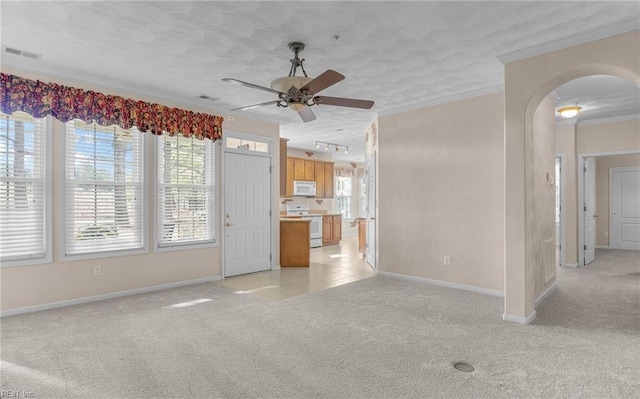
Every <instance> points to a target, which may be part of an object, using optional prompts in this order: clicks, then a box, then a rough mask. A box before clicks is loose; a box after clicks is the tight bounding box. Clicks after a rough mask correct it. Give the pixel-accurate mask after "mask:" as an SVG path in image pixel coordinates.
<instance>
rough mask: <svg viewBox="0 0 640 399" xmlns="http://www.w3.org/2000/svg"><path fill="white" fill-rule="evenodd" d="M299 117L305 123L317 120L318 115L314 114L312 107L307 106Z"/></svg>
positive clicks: (300, 112) (299, 113) (299, 112)
mask: <svg viewBox="0 0 640 399" xmlns="http://www.w3.org/2000/svg"><path fill="white" fill-rule="evenodd" d="M298 115H300V118H302V121H303V122H305V123H306V122H311V121H315V120H316V114H314V113H313V111H312V110H311V108H310V107H308V106H306V105H305V107H304V108H302V109H301V110H300V111H298Z"/></svg>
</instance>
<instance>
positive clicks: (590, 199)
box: [583, 158, 596, 265]
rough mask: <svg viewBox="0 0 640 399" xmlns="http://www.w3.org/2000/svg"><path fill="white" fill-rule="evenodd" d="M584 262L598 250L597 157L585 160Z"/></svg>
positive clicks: (590, 260) (589, 260) (587, 261)
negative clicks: (596, 218)
mask: <svg viewBox="0 0 640 399" xmlns="http://www.w3.org/2000/svg"><path fill="white" fill-rule="evenodd" d="M583 170H584V208H583V210H584V212H583V215H584V264H585V265H588V264H589V263H591V262H593V260H594V259H595V250H596V222H595V217H596V215H595V212H596V174H595V158H586V159H585V161H584V169H583Z"/></svg>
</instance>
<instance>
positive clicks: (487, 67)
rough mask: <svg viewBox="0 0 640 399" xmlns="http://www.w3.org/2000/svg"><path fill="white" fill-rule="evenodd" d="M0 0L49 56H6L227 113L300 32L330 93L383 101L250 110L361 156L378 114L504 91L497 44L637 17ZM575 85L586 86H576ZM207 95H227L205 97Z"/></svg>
mask: <svg viewBox="0 0 640 399" xmlns="http://www.w3.org/2000/svg"><path fill="white" fill-rule="evenodd" d="M0 7H1V12H2V16H1V18H2V20H1V22H2V44H3V45H8V46H11V47H15V48H18V49H21V50H24V51H29V52H35V53H40V54H42V57H41V59H40V60H39V61H36V62H33V61H29V60H26V59H24V58H20V57H12V56H7V55H5V56H4V57H3V59H2V62H3V64H5V65H10V66H18V67H20V66H23V67H26V68H31V69H35V70H38V71H41V72H48V73H52V74H57V75H61V76H67V77H71V78H77V79H82V80H87V81H93V82H96V83H102V84H110V85H113V86H119V87H127V88H130V90H132V91H140V92H145V93H149V94H155V95H157V96H160V97H165V98H172V99H176V100H180V101H184V102H192V103H199V104H200V105H205V106H209V107H210V108H211V112H212V113H218V114H222V115H225V116H226V115H230V112H229V110H230V109H231V108H236V107H240V106H244V105H250V104H256V103H261V102H266V101H270V100H274V97H273V95H271V94H270V93H266V92H262V91H258V90H252V89H249V88H245V87H239V86H235V85H231V84H228V83H225V82H222V81H221V79H222V78H225V77H233V78H236V79H240V80H244V81H249V82H252V83H255V84H259V85H263V86H268V85H269V83H270V82H271V81H272V80H273V79H275V78H277V77H280V76H284V75H287V73H288V71H289V59H290V58H291V56H292V53H291V52H290V51H289V49H288V48H287V43H289V42H291V41H302V42H304V43H306V45H307V47H306V49H305V50H304V51H303V53H302V54H301V57H302V58H305V59H306V61H305V67H306V70H307V72H308V73H309V75H310V76H317V75H318V74H320V73H322V72H323V71H325V70H326V69H334V70H336V71H338V72H341V73H342V74H344V75H345V76H346V79H345V80H344V81H342V82H340V83H338V84H336V85H335V86H332V87H330V88H328V89H326V90H325V91H323V92H322V93H321V94H322V95H327V96H340V97H350V98H361V99H371V100H374V101H375V102H376V105H375V106H374V108H373V109H371V110H357V109H356V110H354V109H348V108H341V107H332V106H323V105H321V106H317V107H314V112H315V113H316V115H317V116H318V119H317V120H316V121H314V122H311V123H306V124H303V123H302V122H301V120H300V118H299V117H298V115H297V114H296V113H294V112H293V111H291V110H288V109H282V108H277V107H276V106H272V107H268V108H259V109H254V110H251V111H248V112H245V113H244V114H246V115H247V116H251V115H254V116H257V117H263V118H270V119H274V120H278V121H280V124H281V125H280V126H281V136H282V137H287V138H289V139H290V142H289V143H290V145H291V146H292V147H298V148H303V149H315V146H314V143H315V140H323V141H329V142H333V143H338V144H344V145H348V146H350V153H349V156H348V157H349V158H348V159H350V160H358V161H362V160H363V157H364V151H363V148H364V137H363V131H364V130H365V129H366V128H367V127H368V126H369V125H370V124H371V121H372V120H373V119H374V117H375V115H376V113H377V112H380V111H389V110H393V109H397V108H401V107H406V106H409V105H411V104H417V103H424V102H429V101H437V100H438V99H442V98H451V97H452V96H457V95H464V94H465V93H469V92H489V91H492V90H493V91H498V90H500V87H501V85H502V81H503V65H502V64H501V63H500V62H499V61H498V60H497V59H496V56H498V55H501V54H507V53H510V52H514V51H517V50H521V49H525V48H528V47H532V46H536V45H539V44H542V43H549V42H552V41H556V40H558V39H564V38H567V37H570V36H572V35H580V34H584V33H586V32H589V31H591V30H594V29H602V28H606V27H610V26H615V25H617V24H623V23H628V22H629V21H634V20H635V21H637V20H639V19H640V11H639V10H640V5H639V3H638V2H582V3H579V4H578V3H575V2H559V1H553V2H551V1H549V2H517V1H513V2H390V1H387V2H370V1H368V2H336V1H314V2H302V1H296V2H292V1H291V2H278V1H273V2H272V1H269V2H244V1H233V2H231V1H230V2H214V1H206V2H189V1H178V2H140V1H130V2H107V1H103V2H27V1H22V2H11V1H3V2H2V4H1V5H0ZM335 35H339V36H340V38H339V39H338V40H336V39H335ZM594 82H595V79H594ZM587 83H589V82H587ZM600 88H601V89H602V87H600ZM580 91H582V92H583V93H585V92H588V89H587V88H583V87H581V86H579V87H577V88H575V90H574V91H573V92H574V93H577V92H580ZM567 92H568V93H570V94H569V95H573V94H571V90H568V91H567ZM560 93H561V94H562V91H561V92H560ZM600 93H602V90H600ZM200 94H207V95H210V96H213V97H216V98H219V100H218V101H216V102H213V103H211V102H202V101H201V100H197V99H196V96H198V95H200ZM576 96H577V95H576ZM612 97H615V96H612ZM581 104H582V102H581ZM231 115H233V113H231ZM338 129H342V130H341V131H338ZM339 156H340V155H336V156H335V157H336V158H338V157H339ZM342 156H343V157H344V155H342ZM345 159H347V158H345Z"/></svg>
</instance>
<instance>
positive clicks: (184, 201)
mask: <svg viewBox="0 0 640 399" xmlns="http://www.w3.org/2000/svg"><path fill="white" fill-rule="evenodd" d="M157 140H158V151H157V154H158V204H157V209H158V212H157V242H158V246H159V247H165V246H171V245H180V244H196V243H214V242H215V230H214V198H215V197H214V194H215V193H214V167H215V166H214V165H215V162H214V153H215V145H214V143H213V142H212V141H211V140H198V139H196V138H193V137H191V138H186V137H184V136H182V135H176V136H173V137H170V136H168V135H163V136H159V137H157Z"/></svg>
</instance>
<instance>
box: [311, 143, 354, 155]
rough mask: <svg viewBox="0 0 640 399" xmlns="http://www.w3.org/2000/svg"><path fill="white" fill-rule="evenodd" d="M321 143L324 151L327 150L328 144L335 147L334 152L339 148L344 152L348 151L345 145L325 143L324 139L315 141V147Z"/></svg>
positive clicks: (318, 146)
mask: <svg viewBox="0 0 640 399" xmlns="http://www.w3.org/2000/svg"><path fill="white" fill-rule="evenodd" d="M321 145H322V146H324V150H325V151H329V146H331V147H334V148H335V149H336V152H339V151H340V150H344V153H345V154H348V153H349V147H347V146H346V145H342V144H335V143H327V142H326V141H316V148H320V146H321Z"/></svg>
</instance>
